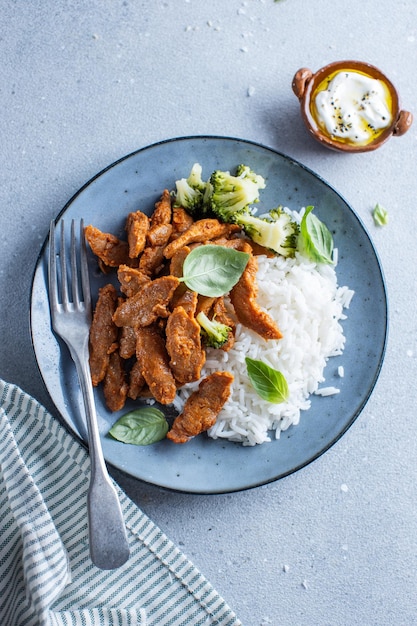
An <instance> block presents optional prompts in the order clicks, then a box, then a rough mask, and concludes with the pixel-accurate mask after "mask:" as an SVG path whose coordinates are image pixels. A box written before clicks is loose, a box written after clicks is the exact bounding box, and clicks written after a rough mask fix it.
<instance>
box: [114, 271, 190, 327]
mask: <svg viewBox="0 0 417 626" xmlns="http://www.w3.org/2000/svg"><path fill="white" fill-rule="evenodd" d="M179 282H180V281H179V279H178V278H177V277H176V276H161V277H160V278H155V280H152V281H150V282H148V283H146V284H145V285H144V286H143V287H142V289H141V290H140V291H138V293H137V294H135V295H134V296H132V297H131V298H128V299H127V300H125V301H124V302H123V303H122V304H121V305H120V306H118V307H117V309H116V311H115V313H114V315H113V321H114V323H115V324H116V326H119V327H121V326H131V327H133V328H136V327H137V326H149V324H152V323H153V322H155V321H156V320H157V319H158V317H168V315H169V310H168V305H169V302H170V300H171V298H172V295H173V293H174V291H175V289H176V288H177V287H178V285H179Z"/></svg>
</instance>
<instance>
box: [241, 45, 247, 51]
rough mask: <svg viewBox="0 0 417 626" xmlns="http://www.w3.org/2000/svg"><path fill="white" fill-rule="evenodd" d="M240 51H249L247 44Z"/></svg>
mask: <svg viewBox="0 0 417 626" xmlns="http://www.w3.org/2000/svg"><path fill="white" fill-rule="evenodd" d="M240 51H241V52H247V51H248V49H247V47H246V46H243V47H242V48H241V49H240Z"/></svg>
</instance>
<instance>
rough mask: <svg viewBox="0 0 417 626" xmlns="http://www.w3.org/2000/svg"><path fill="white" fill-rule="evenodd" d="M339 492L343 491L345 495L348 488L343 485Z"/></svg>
mask: <svg viewBox="0 0 417 626" xmlns="http://www.w3.org/2000/svg"><path fill="white" fill-rule="evenodd" d="M340 491H343V493H347V492H348V491H349V487H348V486H347V485H346V484H345V483H343V485H340Z"/></svg>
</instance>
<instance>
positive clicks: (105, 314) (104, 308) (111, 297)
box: [89, 284, 119, 386]
mask: <svg viewBox="0 0 417 626" xmlns="http://www.w3.org/2000/svg"><path fill="white" fill-rule="evenodd" d="M117 302H118V297H117V292H116V289H115V288H114V286H113V285H111V284H108V285H105V286H104V287H101V289H100V290H99V294H98V300H97V304H96V306H95V310H94V314H93V320H92V323H91V327H90V337H89V349H90V371H91V379H92V382H93V385H94V386H97V385H98V384H99V383H100V382H101V381H102V380H103V379H104V377H105V375H106V371H107V368H108V365H109V355H110V354H111V353H112V352H114V350H117V345H118V344H117V336H118V332H119V329H118V328H117V326H116V325H115V324H114V322H113V319H112V318H113V315H114V312H115V311H116V308H117Z"/></svg>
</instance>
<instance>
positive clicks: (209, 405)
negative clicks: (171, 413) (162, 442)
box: [167, 372, 233, 443]
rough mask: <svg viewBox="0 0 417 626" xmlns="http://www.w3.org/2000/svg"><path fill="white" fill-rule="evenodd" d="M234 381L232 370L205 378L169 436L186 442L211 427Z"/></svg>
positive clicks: (175, 441) (187, 403)
mask: <svg viewBox="0 0 417 626" xmlns="http://www.w3.org/2000/svg"><path fill="white" fill-rule="evenodd" d="M232 382H233V375H232V374H230V372H214V373H213V374H210V375H209V376H207V377H206V378H204V379H203V380H202V381H201V383H200V385H199V387H198V389H197V391H194V393H192V394H191V396H190V397H189V398H188V400H187V401H186V403H185V405H184V408H183V411H182V413H181V414H180V415H178V417H176V418H175V420H174V423H173V425H172V428H171V430H169V431H168V434H167V438H168V439H171V441H173V442H174V443H186V442H187V441H188V440H189V439H191V438H192V437H195V436H196V435H198V434H200V433H202V432H204V431H206V430H208V429H209V428H211V427H212V426H213V425H214V424H215V422H216V419H217V416H218V414H219V413H220V411H221V409H222V408H223V406H224V404H225V402H226V401H227V399H228V398H229V395H230V387H231V384H232Z"/></svg>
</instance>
